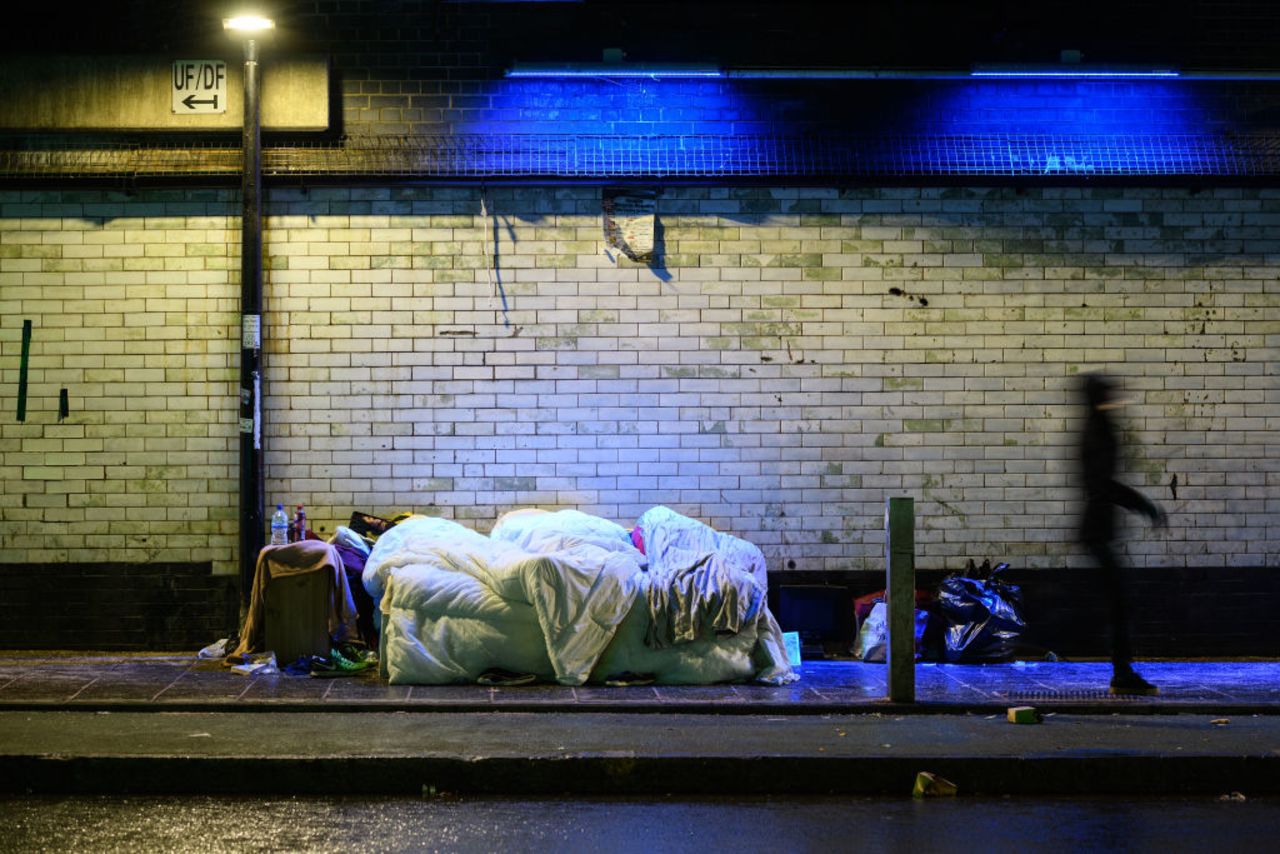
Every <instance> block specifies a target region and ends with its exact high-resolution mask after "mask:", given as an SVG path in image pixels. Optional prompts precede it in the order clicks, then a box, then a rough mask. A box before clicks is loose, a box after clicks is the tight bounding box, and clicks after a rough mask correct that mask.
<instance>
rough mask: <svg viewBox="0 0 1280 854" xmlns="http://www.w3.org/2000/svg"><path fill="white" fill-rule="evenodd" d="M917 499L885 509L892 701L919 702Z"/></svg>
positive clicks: (897, 500) (894, 502)
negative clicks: (917, 683)
mask: <svg viewBox="0 0 1280 854" xmlns="http://www.w3.org/2000/svg"><path fill="white" fill-rule="evenodd" d="M915 552H916V541H915V499H913V498H890V499H889V500H888V501H886V502H885V507H884V556H885V569H886V572H887V574H888V576H889V578H888V582H887V584H886V587H885V598H886V599H887V600H888V602H887V604H888V609H889V699H890V700H891V701H893V702H895V703H914V702H915V701H916V554H915Z"/></svg>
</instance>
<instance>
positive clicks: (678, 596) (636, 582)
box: [363, 508, 798, 685]
mask: <svg viewBox="0 0 1280 854" xmlns="http://www.w3.org/2000/svg"><path fill="white" fill-rule="evenodd" d="M658 509H660V510H662V511H665V512H662V513H655V512H654V511H649V513H646V514H645V516H643V517H641V519H642V520H644V521H645V524H647V525H648V528H646V529H645V534H646V546H649V544H650V543H651V542H652V543H655V544H657V545H658V548H657V550H656V551H655V550H654V549H653V548H652V547H649V548H647V549H646V551H648V552H649V556H648V557H646V556H645V555H644V554H642V553H641V552H640V551H639V550H638V549H636V548H635V547H634V546H633V545H632V542H631V539H630V536H629V531H627V530H626V529H624V528H622V527H621V526H620V525H617V524H615V523H613V522H610V521H609V520H606V519H601V518H600V517H597V516H591V515H590V514H586V513H581V512H579V511H576V510H560V511H556V512H554V513H552V512H547V511H541V510H520V511H514V512H512V513H508V514H506V515H505V516H504V517H502V518H501V519H500V520H499V521H498V523H497V525H495V527H494V529H493V531H492V533H491V535H490V536H488V537H486V536H484V535H483V534H480V533H478V532H475V531H472V530H470V529H468V528H466V527H464V526H462V525H459V524H457V523H456V522H452V521H449V520H445V519H439V518H433V517H413V518H410V519H408V520H406V521H404V522H401V523H400V524H398V525H397V526H395V527H394V528H392V529H391V530H390V531H388V532H387V533H385V534H383V535H382V536H381V537H380V538H379V539H378V542H377V544H376V545H375V546H374V549H373V552H372V554H371V555H370V556H369V560H368V561H367V563H366V565H365V571H364V575H363V582H364V585H365V588H366V590H368V592H369V593H370V595H371V596H372V597H373V598H374V600H375V601H376V602H377V603H378V607H379V610H380V613H381V617H382V655H381V657H380V658H381V666H382V668H383V670H384V674H385V675H386V676H387V678H388V679H389V681H390V682H392V683H393V684H447V683H456V682H474V681H475V680H476V679H477V678H478V677H479V676H480V675H481V674H482V673H485V672H486V671H489V670H492V669H495V668H500V669H502V670H507V671H512V672H515V673H530V674H534V675H535V676H537V677H539V678H540V679H543V680H547V681H551V680H554V681H557V682H560V683H561V684H565V685H581V684H583V683H585V682H587V681H593V682H599V681H605V680H607V679H609V678H610V677H611V676H613V675H616V674H619V673H623V672H629V673H646V674H652V675H653V677H654V678H655V680H656V681H657V682H659V683H668V684H689V683H695V684H698V683H707V682H720V681H738V680H744V679H752V678H754V679H758V680H761V681H765V682H769V683H771V684H783V683H785V682H790V681H793V680H794V679H796V678H798V677H797V676H796V675H795V673H794V672H793V671H792V670H791V667H790V665H789V664H788V663H787V657H786V653H785V649H784V646H783V643H782V636H781V631H780V630H779V629H778V626H777V623H776V621H774V620H773V617H772V615H771V614H770V613H769V611H768V608H767V606H766V604H765V596H764V591H765V588H764V586H763V585H761V584H758V582H757V581H756V580H755V575H754V570H755V569H756V565H755V563H754V562H753V559H754V556H755V555H759V550H758V549H755V547H754V546H751V545H750V544H749V543H746V542H745V541H742V540H737V538H730V540H731V541H730V540H725V539H723V538H725V537H728V535H724V534H720V533H719V532H714V531H712V529H710V528H707V527H706V526H705V525H702V523H700V522H696V520H692V519H688V518H687V517H684V516H680V515H679V514H676V513H674V511H670V510H668V509H667V508H655V510H658ZM651 514H652V515H651ZM646 517H648V518H647V520H646ZM698 526H701V528H705V531H704V530H700V529H699V528H698ZM713 535H715V536H713ZM713 543H714V544H715V550H714V551H706V549H707V548H708V547H709V546H710V545H711V544H713ZM664 544H665V545H664ZM743 546H747V547H749V548H743ZM700 548H701V549H703V550H702V551H699V549H700ZM751 550H754V552H755V554H754V555H753V554H752V553H751ZM759 562H760V568H761V569H762V568H763V556H760V558H759ZM646 569H648V570H649V571H646ZM664 603H665V604H664ZM743 603H746V605H747V607H742V604H743ZM654 626H659V628H658V629H657V630H656V631H655V629H654ZM659 636H661V637H662V638H663V639H664V642H663V643H656V642H655V638H657V637H659Z"/></svg>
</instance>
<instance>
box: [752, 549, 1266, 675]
mask: <svg viewBox="0 0 1280 854" xmlns="http://www.w3.org/2000/svg"><path fill="white" fill-rule="evenodd" d="M947 574H948V573H945V572H939V571H921V572H920V573H918V576H917V585H916V586H917V588H918V589H922V590H925V589H929V590H936V589H937V586H938V584H939V583H940V582H941V581H942V579H943V578H944V577H946V575H947ZM1002 577H1003V578H1004V579H1005V580H1007V581H1009V582H1010V583H1013V584H1017V585H1018V586H1019V587H1020V588H1021V589H1022V596H1023V605H1024V610H1025V617H1026V620H1027V625H1028V633H1027V640H1028V642H1029V644H1032V645H1035V646H1038V647H1043V648H1045V649H1049V650H1052V651H1053V652H1055V653H1057V654H1059V655H1062V656H1067V657H1071V656H1078V657H1094V656H1103V657H1105V656H1107V655H1109V654H1110V641H1109V637H1110V635H1109V631H1110V628H1109V626H1110V622H1109V620H1110V608H1109V605H1108V599H1107V595H1106V586H1105V584H1104V583H1103V578H1102V575H1101V573H1100V572H1099V571H1098V570H1096V569H1039V570H1017V569H1011V570H1008V571H1006V572H1004V573H1002ZM1125 580H1126V583H1127V584H1128V586H1129V589H1130V591H1131V596H1132V600H1133V608H1132V617H1131V620H1130V625H1131V631H1132V637H1133V645H1134V653H1135V655H1136V656H1138V657H1139V658H1142V657H1157V658H1159V657H1169V658H1194V657H1200V656H1207V657H1239V656H1278V655H1280V573H1277V572H1276V571H1275V570H1274V569H1268V568H1265V567H1213V568H1184V569H1133V568H1130V569H1127V570H1125ZM884 586H885V578H884V573H882V572H846V573H839V572H837V573H821V572H815V573H796V572H789V573H785V574H774V575H773V576H772V578H771V579H770V587H771V588H772V590H771V596H770V603H771V607H772V608H773V610H774V613H775V614H776V615H777V617H778V621H779V622H780V623H782V627H783V629H784V630H786V631H800V632H802V634H804V635H805V636H806V641H807V642H808V643H807V645H816V644H819V643H820V644H822V645H824V646H825V647H826V648H827V649H828V650H829V651H836V650H844V651H847V650H848V648H849V646H850V644H851V643H852V637H853V618H852V610H853V606H852V602H853V599H854V598H856V597H858V596H861V595H863V594H866V593H872V592H875V591H877V590H881V589H883V588H884Z"/></svg>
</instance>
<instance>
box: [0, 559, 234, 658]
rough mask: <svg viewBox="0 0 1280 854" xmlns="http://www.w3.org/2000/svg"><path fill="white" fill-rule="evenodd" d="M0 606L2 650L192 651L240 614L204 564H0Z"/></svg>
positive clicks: (223, 579) (225, 585) (224, 584)
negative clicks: (0, 611) (1, 614)
mask: <svg viewBox="0 0 1280 854" xmlns="http://www.w3.org/2000/svg"><path fill="white" fill-rule="evenodd" d="M0 602H3V603H4V610H5V615H6V617H7V619H6V620H4V621H0V649H98V650H155V651H164V650H193V649H200V648H201V647H203V646H205V645H207V644H209V643H212V642H213V641H215V640H217V639H219V638H223V637H226V636H227V635H228V634H229V633H231V632H232V631H233V630H234V627H235V623H236V620H237V618H238V615H239V597H238V593H237V587H236V582H235V579H234V578H232V577H229V576H215V575H213V574H212V567H211V565H210V564H208V563H195V564H187V563H158V564H145V565H134V564H107V563H96V564H11V565H3V566H0Z"/></svg>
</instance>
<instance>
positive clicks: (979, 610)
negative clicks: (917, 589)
mask: <svg viewBox="0 0 1280 854" xmlns="http://www.w3.org/2000/svg"><path fill="white" fill-rule="evenodd" d="M998 576H999V571H998V570H997V571H996V572H993V573H992V574H991V577H990V578H987V579H983V580H979V579H976V578H966V577H965V576H962V575H949V576H947V577H946V578H945V579H943V581H942V584H941V585H940V586H939V587H938V610H939V611H940V612H941V613H942V616H943V618H944V620H945V621H946V630H945V631H946V647H945V653H944V656H945V658H946V660H947V661H949V662H952V663H967V662H974V661H1005V660H1008V659H1010V658H1012V657H1013V654H1014V648H1015V647H1016V646H1017V645H1018V642H1019V640H1020V639H1021V637H1022V635H1023V633H1024V632H1025V631H1026V629H1027V623H1026V620H1025V619H1024V618H1023V616H1022V589H1021V588H1019V587H1018V586H1017V585H1016V584H1007V583H1005V582H1004V581H1001V580H1000V579H999V577H998Z"/></svg>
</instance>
